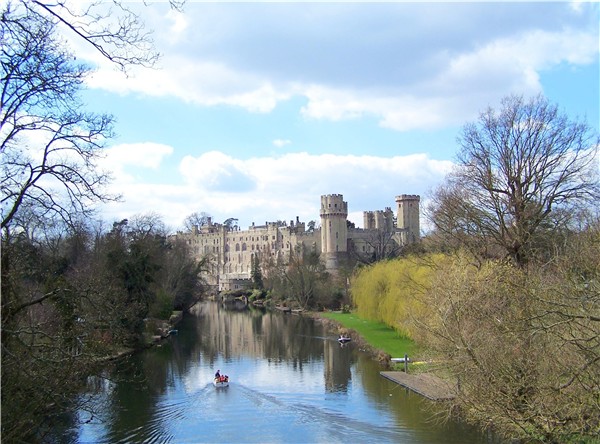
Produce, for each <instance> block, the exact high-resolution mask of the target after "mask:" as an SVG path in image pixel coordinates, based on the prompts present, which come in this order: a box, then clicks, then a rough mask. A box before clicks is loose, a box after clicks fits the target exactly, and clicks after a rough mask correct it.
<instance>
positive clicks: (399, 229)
mask: <svg viewBox="0 0 600 444" xmlns="http://www.w3.org/2000/svg"><path fill="white" fill-rule="evenodd" d="M419 202H420V197H419V196H417V195H407V194H402V195H400V196H397V197H396V204H397V217H396V218H395V217H394V214H393V212H392V210H391V208H386V209H385V210H384V211H365V212H364V214H363V216H364V228H362V229H359V228H348V203H347V202H344V198H343V196H342V195H341V194H328V195H324V196H321V211H320V217H321V225H320V227H310V228H309V229H307V226H306V224H305V223H304V222H300V220H299V218H298V217H297V218H296V220H295V221H293V220H291V221H290V222H289V224H288V223H286V222H281V221H278V222H266V223H265V224H264V225H255V224H254V223H253V224H252V226H250V227H249V228H248V229H247V230H240V229H239V228H238V227H233V228H230V227H227V226H225V225H222V224H214V223H212V221H211V220H210V219H209V221H208V223H207V224H206V225H203V226H201V227H194V229H193V230H192V231H191V232H188V233H182V232H179V233H177V234H176V235H175V237H177V239H182V240H184V241H185V242H186V243H187V244H188V246H189V247H190V250H191V252H192V254H193V255H194V256H195V257H197V258H198V259H200V258H202V257H205V256H208V257H210V259H211V260H210V271H209V272H208V273H207V275H206V276H203V277H204V278H205V279H206V281H207V282H208V283H209V284H210V285H211V286H213V288H214V290H215V291H223V290H235V289H238V288H243V287H245V286H248V285H249V284H250V282H251V273H252V259H253V258H254V257H258V258H260V260H261V261H264V260H265V259H266V258H269V257H270V258H271V259H273V261H274V262H275V263H281V264H285V263H287V260H288V258H289V255H290V252H291V251H293V250H294V248H295V247H296V246H299V245H304V247H306V248H310V249H314V250H315V251H318V252H320V254H321V260H323V262H324V263H325V266H326V267H327V268H328V269H330V270H335V269H336V268H338V266H339V262H340V259H341V258H344V257H355V258H360V257H369V256H377V257H379V256H381V255H384V254H385V253H386V251H387V252H389V251H391V250H393V249H395V248H398V247H401V246H404V245H407V244H410V243H414V242H417V241H418V240H419ZM378 250H379V251H378ZM378 255H379V256H378Z"/></svg>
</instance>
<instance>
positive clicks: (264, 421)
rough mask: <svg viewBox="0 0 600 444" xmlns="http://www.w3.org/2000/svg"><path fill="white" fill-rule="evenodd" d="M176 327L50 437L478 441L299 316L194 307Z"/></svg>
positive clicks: (70, 439) (119, 370)
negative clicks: (90, 407) (223, 382)
mask: <svg viewBox="0 0 600 444" xmlns="http://www.w3.org/2000/svg"><path fill="white" fill-rule="evenodd" d="M178 330H179V334H178V335H177V336H173V337H170V338H169V339H168V340H167V341H165V342H164V343H163V345H162V346H161V347H155V348H153V349H151V350H148V351H146V352H144V353H141V354H138V355H135V356H133V357H131V358H130V359H128V360H125V361H123V362H120V363H119V364H118V365H117V366H116V368H115V369H114V370H113V371H112V372H111V378H112V382H107V383H103V384H99V385H98V386H97V387H96V390H95V391H94V392H93V393H94V398H93V399H94V403H95V408H96V409H97V410H98V411H99V413H100V416H99V417H98V419H96V417H95V419H94V420H93V421H91V422H90V423H88V424H85V425H82V426H77V427H74V429H73V430H71V435H69V434H64V435H62V436H63V438H62V439H60V438H59V439H57V440H58V441H60V442H75V441H76V442H111V443H113V442H161V443H165V442H167V443H168V442H172V443H193V442H311V443H312V442H328V443H329V442H348V441H352V442H367V441H368V442H406V443H428V444H430V443H480V442H485V441H484V440H483V439H482V438H481V437H480V436H479V435H478V434H477V433H474V432H473V431H471V430H468V429H465V428H464V427H462V426H460V425H459V424H455V423H450V424H446V425H441V424H438V423H436V422H433V421H431V418H432V417H434V415H433V413H435V411H433V412H432V411H431V406H432V405H433V404H431V403H430V402H428V401H425V400H423V399H422V398H420V397H419V396H417V395H414V394H410V393H406V392H405V391H404V390H403V389H402V388H400V387H399V386H397V385H395V384H393V383H391V382H389V381H387V380H386V379H384V378H382V377H381V376H380V375H379V371H380V368H379V366H378V364H377V362H375V361H374V360H373V359H371V357H369V356H367V355H365V354H363V353H361V352H360V351H359V350H357V349H356V347H354V345H353V344H350V345H347V346H346V347H343V348H342V347H341V346H340V344H339V343H338V342H337V338H336V337H335V335H333V334H330V333H327V332H326V331H325V330H324V328H323V326H322V325H321V324H320V323H318V322H315V321H314V320H312V319H310V318H305V317H302V316H296V315H289V314H286V315H284V314H281V313H271V312H264V311H260V310H250V309H246V308H244V307H242V306H237V305H227V306H222V305H219V304H217V303H204V304H200V305H198V306H196V307H195V308H194V310H193V312H192V313H191V314H190V315H189V316H186V317H184V319H183V321H182V323H181V325H180V326H179V328H178ZM217 369H220V370H221V372H222V373H225V374H228V375H229V376H230V378H231V379H230V386H229V387H228V388H227V389H219V390H217V389H215V388H214V387H213V386H212V377H213V375H214V372H215V371H216V370H217ZM80 418H81V419H84V418H85V412H80ZM69 436H70V437H69ZM73 437H76V438H73Z"/></svg>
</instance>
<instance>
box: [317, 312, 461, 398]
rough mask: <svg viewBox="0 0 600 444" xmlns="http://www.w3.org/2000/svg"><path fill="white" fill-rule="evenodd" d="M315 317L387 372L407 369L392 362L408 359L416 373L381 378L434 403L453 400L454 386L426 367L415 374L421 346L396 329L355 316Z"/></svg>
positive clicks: (329, 314)
mask: <svg viewBox="0 0 600 444" xmlns="http://www.w3.org/2000/svg"><path fill="white" fill-rule="evenodd" d="M314 317H315V318H317V319H318V320H319V321H320V322H323V323H324V324H325V325H326V328H327V329H328V330H330V331H335V332H336V333H337V334H342V333H343V334H346V335H349V336H350V337H351V338H352V341H353V342H354V343H356V344H357V345H358V347H359V349H361V350H363V351H366V352H368V353H370V354H371V355H372V356H373V357H374V358H375V359H377V360H378V361H379V363H380V364H381V365H382V367H384V368H385V369H386V370H393V369H394V368H395V367H398V368H399V367H402V368H404V366H405V364H404V363H402V364H394V362H393V361H392V358H393V357H402V358H404V355H408V356H409V360H410V362H411V364H408V365H410V367H412V368H413V371H412V372H410V373H405V372H404V371H381V372H380V374H381V375H382V376H383V377H385V378H386V379H389V380H390V381H393V382H395V383H396V384H399V385H401V386H403V387H405V388H407V389H409V390H411V391H413V392H415V393H417V394H419V395H421V396H424V397H425V398H427V399H430V400H432V401H447V400H450V399H452V398H454V394H455V386H454V385H453V384H451V383H450V382H448V381H445V380H444V379H442V378H440V377H438V376H436V375H434V374H432V373H429V372H427V371H424V370H423V367H419V369H418V370H416V368H415V367H414V366H415V364H416V363H417V361H418V359H419V353H420V349H419V346H418V345H417V344H415V343H414V341H412V340H411V339H409V338H405V337H401V336H399V335H398V333H397V332H396V331H395V330H394V329H392V328H390V327H388V326H387V325H385V324H383V323H380V322H373V321H367V320H365V319H362V318H360V317H358V316H356V315H355V314H353V313H341V312H320V313H314ZM407 368H409V367H407ZM415 370H416V371H415Z"/></svg>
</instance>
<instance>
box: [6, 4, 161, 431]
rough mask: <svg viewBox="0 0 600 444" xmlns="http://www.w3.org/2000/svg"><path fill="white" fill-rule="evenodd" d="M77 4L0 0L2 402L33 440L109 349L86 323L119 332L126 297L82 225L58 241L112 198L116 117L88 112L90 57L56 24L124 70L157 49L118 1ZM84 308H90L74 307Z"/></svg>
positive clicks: (69, 405) (10, 420)
mask: <svg viewBox="0 0 600 444" xmlns="http://www.w3.org/2000/svg"><path fill="white" fill-rule="evenodd" d="M80 5H81V4H80V3H79V4H78V3H77V2H75V3H73V2H70V1H69V2H67V1H65V0H56V1H43V0H13V1H10V0H9V1H8V2H2V5H1V6H0V42H1V44H0V195H1V210H0V216H1V228H2V249H1V250H2V251H1V253H2V261H1V266H2V278H1V285H2V310H1V313H2V328H1V332H2V353H1V356H2V390H1V393H2V409H1V411H2V438H3V439H4V440H6V441H7V442H31V441H41V440H43V439H44V436H43V434H44V430H48V428H47V427H51V426H52V421H53V420H54V419H56V418H57V417H58V415H61V414H63V413H64V412H68V411H72V410H73V409H75V408H76V405H77V404H76V403H77V400H76V398H75V397H74V396H72V395H74V394H75V393H76V392H77V390H78V388H79V387H78V384H79V383H80V382H81V381H83V380H85V378H84V376H85V375H87V374H89V372H90V371H91V366H93V365H94V363H97V362H98V355H101V354H104V351H105V349H106V347H100V348H101V349H102V350H100V349H99V348H96V346H97V345H99V344H101V343H102V340H101V338H99V337H97V336H96V335H98V334H103V332H101V331H98V330H97V329H95V328H94V327H95V326H102V325H104V326H109V325H110V326H115V324H110V322H116V328H114V329H109V330H106V331H104V333H106V332H107V331H114V332H118V331H119V327H118V323H119V315H122V314H123V313H125V312H126V311H127V310H128V309H129V308H130V306H131V305H132V304H129V305H127V304H125V302H126V299H125V298H124V297H123V296H124V294H125V293H126V292H124V291H123V289H122V288H121V289H119V288H116V286H115V285H114V279H112V280H111V279H106V280H102V278H103V276H101V272H102V271H105V270H98V267H96V268H94V267H93V266H92V262H91V259H90V258H82V255H83V252H84V251H85V249H84V248H82V245H81V242H83V241H84V237H85V236H83V233H79V234H81V236H80V235H77V236H71V237H70V238H69V239H67V240H68V242H66V243H70V244H71V247H72V251H71V252H70V253H68V252H65V251H61V250H60V248H59V247H61V245H64V244H65V240H64V237H63V236H62V234H61V232H60V228H61V227H60V224H62V228H63V229H64V228H65V227H68V228H69V230H77V227H78V224H79V223H80V222H81V221H82V220H85V218H86V217H88V216H89V215H90V214H91V212H92V211H93V205H94V204H95V203H98V202H103V201H107V200H111V199H114V198H116V196H112V195H110V194H109V193H107V192H106V189H105V186H106V185H107V184H108V181H109V179H110V177H109V175H108V174H107V173H106V172H104V171H102V170H101V169H100V168H99V166H98V165H99V163H98V162H99V160H100V159H101V158H102V148H103V147H104V146H105V143H106V141H107V140H108V139H109V138H111V137H112V135H113V119H112V117H111V116H108V115H102V114H94V113H90V112H87V111H85V110H84V108H83V104H82V102H81V100H80V97H79V92H80V91H81V88H82V86H83V82H84V80H85V77H86V75H87V74H88V73H89V72H90V67H88V66H86V65H84V64H82V63H80V62H78V61H77V59H76V58H75V57H74V56H73V55H72V54H71V53H70V52H69V50H68V49H67V48H66V47H65V43H64V41H63V40H61V39H60V38H59V37H58V29H57V28H58V27H63V28H64V29H65V30H66V31H68V32H71V33H72V35H74V36H75V37H76V38H80V39H83V40H84V41H85V42H87V43H88V44H90V45H91V46H92V47H93V48H94V49H95V50H97V51H98V52H99V53H101V54H102V55H103V56H104V57H105V58H106V59H108V60H110V61H111V62H113V63H114V65H115V66H116V67H117V68H119V69H122V70H125V69H126V68H127V67H128V66H131V65H142V66H151V65H152V64H153V63H154V61H155V60H156V52H155V51H153V50H152V48H151V46H150V45H151V41H150V39H149V34H148V33H146V32H144V30H143V26H142V24H141V22H140V21H139V18H138V16H136V15H135V14H133V13H132V12H131V11H130V10H128V9H127V8H126V7H125V6H124V5H125V2H119V1H114V2H112V7H111V6H110V5H109V3H107V2H101V1H97V2H91V3H86V5H87V6H85V7H84V9H82V10H80V9H77V8H79V6H80ZM51 230H56V233H58V236H57V235H56V233H51ZM36 238H40V239H47V240H48V241H49V242H52V243H53V244H52V245H50V246H51V247H52V248H43V246H41V243H40V242H36ZM88 241H89V242H91V238H89V240H88ZM71 247H70V248H71ZM84 259H85V260H84ZM138 262H141V261H138ZM96 265H97V264H96ZM75 267H77V268H75ZM84 307H87V308H86V310H87V311H86V313H87V315H88V316H85V317H82V316H79V315H80V314H81V313H82V312H83V310H84ZM90 307H93V308H90ZM119 309H120V311H121V313H120V314H119V313H118V311H119ZM92 313H93V316H92ZM92 319H95V320H98V322H97V323H96V322H92ZM91 324H93V325H91ZM117 337H118V336H117V334H116V333H115V335H114V337H113V340H114V339H115V338H117ZM84 342H87V348H86V347H83V346H82V343H84ZM57 375H60V377H57Z"/></svg>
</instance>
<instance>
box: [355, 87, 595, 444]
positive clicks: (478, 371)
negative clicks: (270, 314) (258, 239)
mask: <svg viewBox="0 0 600 444" xmlns="http://www.w3.org/2000/svg"><path fill="white" fill-rule="evenodd" d="M459 140H460V141H461V150H460V152H459V155H458V160H457V164H456V166H455V168H454V170H453V171H452V172H451V173H450V175H449V176H448V177H447V179H446V181H445V182H444V183H443V184H442V185H441V186H440V187H439V188H438V189H437V190H436V191H434V193H433V194H432V196H431V198H430V200H429V201H430V204H429V206H428V208H427V216H428V218H429V221H430V223H431V225H432V227H433V229H432V230H431V232H430V233H429V235H428V236H427V237H426V238H425V239H424V240H423V242H422V245H421V248H422V253H421V254H420V255H415V256H411V257H406V258H402V259H398V260H394V261H389V262H383V263H378V264H375V265H373V266H370V267H368V268H365V269H362V270H360V271H359V272H358V273H357V274H356V275H355V276H354V278H353V281H352V285H351V292H352V299H353V302H354V304H355V305H356V310H357V311H358V313H359V314H361V315H362V316H365V317H368V318H370V319H376V320H381V321H384V322H386V323H387V324H389V325H390V326H392V327H394V328H396V329H397V330H399V331H400V332H402V333H404V334H406V335H408V336H410V337H411V338H413V339H414V340H415V341H417V342H418V343H420V344H421V345H422V347H423V348H425V349H427V350H428V351H429V354H430V356H429V357H430V358H432V359H433V361H434V362H437V363H439V365H438V366H436V367H434V369H435V368H437V369H438V370H439V371H440V372H441V374H442V375H443V376H444V377H447V378H450V380H451V381H453V382H455V383H456V385H457V387H458V391H457V397H456V398H455V399H454V401H453V402H452V403H451V404H449V412H460V413H461V414H462V415H463V416H464V417H465V418H466V419H468V420H470V421H473V422H475V423H477V424H479V425H481V426H482V427H483V428H492V429H495V430H496V431H497V432H498V433H499V434H500V435H503V436H505V437H508V438H511V439H515V438H517V439H522V440H525V441H526V442H552V443H554V442H596V441H597V439H598V436H600V413H599V412H600V217H599V214H600V212H599V208H598V199H599V197H600V193H599V190H600V185H599V180H598V147H599V144H598V136H597V135H595V134H594V132H593V131H591V130H590V128H589V127H588V126H586V125H585V124H583V123H581V122H572V121H570V120H569V119H567V118H566V117H565V116H564V115H561V114H560V113H559V112H558V110H557V107H556V106H552V105H550V104H549V103H548V102H547V101H546V100H545V99H544V98H541V97H537V98H534V99H532V100H530V101H525V100H523V99H522V98H519V97H510V98H508V99H506V100H505V101H504V102H503V108H502V109H501V110H499V111H495V110H492V109H490V110H487V111H486V112H484V113H482V115H481V117H480V120H479V121H478V122H477V123H474V124H469V125H467V126H465V128H464V130H463V133H462V135H461V138H460V139H459Z"/></svg>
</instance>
